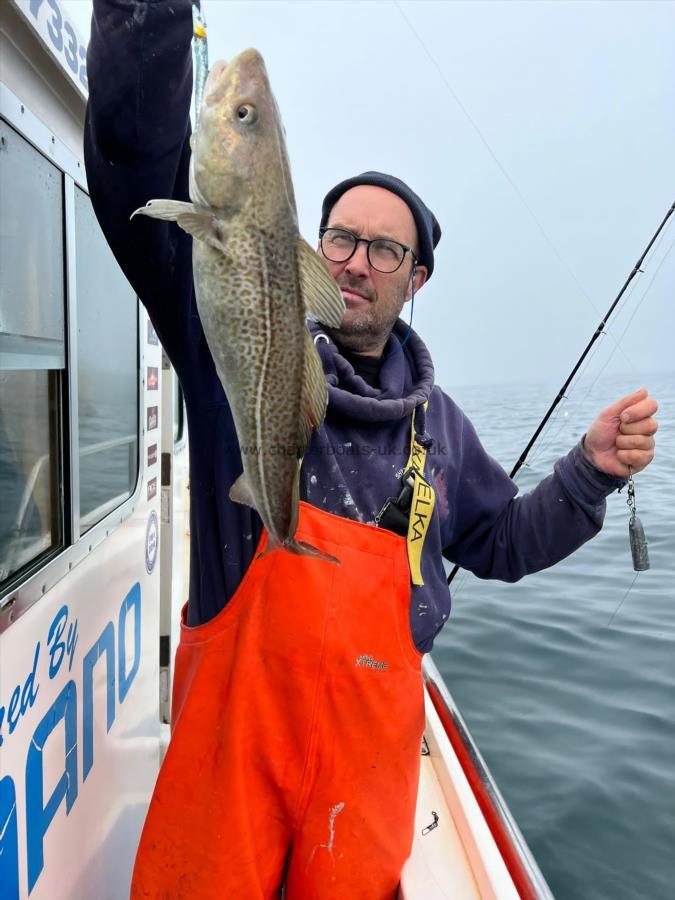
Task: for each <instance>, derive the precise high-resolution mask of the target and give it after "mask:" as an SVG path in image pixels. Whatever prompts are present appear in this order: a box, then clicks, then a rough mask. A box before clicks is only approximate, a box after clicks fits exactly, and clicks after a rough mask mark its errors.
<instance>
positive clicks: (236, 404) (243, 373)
mask: <svg viewBox="0 0 675 900" xmlns="http://www.w3.org/2000/svg"><path fill="white" fill-rule="evenodd" d="M237 249H238V250H239V252H237V253H236V255H234V254H233V255H232V256H229V255H227V256H225V255H224V254H222V253H219V252H218V251H216V250H213V249H212V248H210V247H207V246H205V245H203V244H202V243H201V242H197V241H195V243H194V259H193V263H194V281H195V293H196V297H197V307H198V310H199V316H200V319H201V322H202V326H203V328H204V334H205V336H206V340H207V342H208V345H209V348H210V350H211V353H212V356H213V359H214V363H215V366H216V371H217V373H218V376H219V378H220V380H221V382H222V385H223V388H224V390H225V394H226V396H227V399H228V402H229V404H230V408H231V410H232V416H233V418H234V424H235V428H236V431H237V437H238V440H239V446H240V451H241V457H242V464H243V467H244V473H245V474H246V478H247V481H248V483H249V487H250V490H251V494H252V496H253V499H254V501H255V504H256V508H257V510H258V512H259V513H260V516H261V518H262V520H263V524H264V525H265V527H266V528H267V530H268V532H269V533H270V535H272V537H273V538H275V539H276V540H279V541H280V542H282V543H283V542H285V541H287V540H288V539H289V538H291V537H292V536H293V535H294V533H295V528H296V525H297V511H298V510H297V506H298V505H297V479H298V458H299V454H300V452H301V448H300V427H299V424H300V415H301V394H302V379H303V372H304V353H305V346H306V345H305V331H306V326H305V321H304V307H303V305H302V300H301V297H300V289H299V284H298V279H297V275H296V274H295V266H294V265H293V264H292V263H293V261H292V260H291V261H290V262H287V263H285V264H284V261H283V260H279V259H278V258H277V259H275V260H271V261H270V259H269V258H268V257H267V256H263V255H262V254H261V252H260V246H259V244H258V243H257V242H256V241H255V240H253V239H250V240H248V241H241V240H240V246H239V247H238V248H237Z"/></svg>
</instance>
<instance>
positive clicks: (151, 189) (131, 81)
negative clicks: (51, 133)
mask: <svg viewBox="0 0 675 900" xmlns="http://www.w3.org/2000/svg"><path fill="white" fill-rule="evenodd" d="M191 39H192V7H191V3H190V0H159V2H156V0H155V2H153V0H94V6H93V16H92V28H91V39H90V42H89V49H88V53H87V72H88V78H89V102H88V105H87V113H86V122H85V135H84V153H85V164H86V170H87V180H88V186H89V190H90V194H91V199H92V203H93V205H94V210H95V212H96V215H97V217H98V220H99V223H100V225H101V228H102V230H103V233H104V234H105V236H106V238H107V240H108V243H109V244H110V247H111V248H112V251H113V253H114V254H115V257H116V258H117V261H118V263H119V264H120V266H121V268H122V270H123V271H124V274H125V275H126V277H127V278H128V280H129V281H130V283H131V285H132V287H133V288H134V290H135V291H136V293H137V294H138V296H139V298H140V299H141V301H142V303H143V304H144V306H145V307H146V309H147V310H148V313H149V314H150V317H151V319H152V320H153V324H154V325H155V328H156V329H157V332H158V334H159V336H160V338H161V341H162V344H163V346H164V348H165V349H166V351H167V353H168V354H169V356H170V358H171V360H172V362H173V363H174V366H175V367H176V369H177V371H178V372H179V375H182V374H183V373H184V372H185V371H187V370H189V360H188V359H187V356H188V355H189V353H190V350H191V349H192V348H193V347H194V346H195V345H198V344H199V341H200V337H201V335H200V332H201V325H200V323H199V320H198V319H197V321H196V322H193V321H191V319H192V317H193V316H192V314H193V308H192V307H193V303H194V300H193V296H192V295H193V289H192V240H191V238H190V237H189V236H188V235H187V234H185V233H184V232H182V231H181V230H180V229H179V228H178V227H177V226H176V225H175V224H174V223H166V222H158V221H156V220H151V219H148V218H146V217H144V216H138V217H136V218H134V219H133V220H131V221H130V218H129V217H130V216H131V213H132V212H133V211H134V210H135V209H138V207H140V206H143V205H145V203H147V201H148V200H151V199H153V198H162V199H164V198H173V199H177V200H187V199H189V197H188V166H189V157H190V153H189V137H190V125H189V112H190V102H191V95H192V60H191ZM181 380H182V379H181Z"/></svg>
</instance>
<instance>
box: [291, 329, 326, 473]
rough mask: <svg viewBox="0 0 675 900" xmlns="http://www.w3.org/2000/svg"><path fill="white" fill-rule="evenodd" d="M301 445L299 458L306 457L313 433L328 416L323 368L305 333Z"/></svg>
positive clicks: (307, 334)
mask: <svg viewBox="0 0 675 900" xmlns="http://www.w3.org/2000/svg"><path fill="white" fill-rule="evenodd" d="M300 403H301V405H300V444H299V447H298V456H300V457H301V456H304V455H305V453H306V452H307V448H308V447H309V442H310V441H311V439H312V431H318V430H319V428H321V423H322V422H323V420H324V416H325V415H326V406H327V405H328V389H327V388H326V376H325V375H324V372H323V366H322V365H321V360H320V359H319V354H318V353H317V352H316V347H315V346H314V341H313V340H312V336H311V334H310V333H309V332H305V365H304V371H303V378H302V395H301V400H300Z"/></svg>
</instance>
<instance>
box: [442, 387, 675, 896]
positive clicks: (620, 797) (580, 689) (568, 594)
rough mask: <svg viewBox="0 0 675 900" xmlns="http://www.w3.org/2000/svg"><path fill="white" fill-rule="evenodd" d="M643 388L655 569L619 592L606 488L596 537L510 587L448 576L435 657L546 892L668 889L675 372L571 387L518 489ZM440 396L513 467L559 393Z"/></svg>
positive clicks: (622, 582)
mask: <svg viewBox="0 0 675 900" xmlns="http://www.w3.org/2000/svg"><path fill="white" fill-rule="evenodd" d="M643 384H644V385H645V386H647V387H648V388H649V390H650V393H651V394H652V395H654V396H655V397H657V399H658V400H659V402H660V412H659V421H660V430H659V433H658V435H657V456H656V459H655V460H654V462H653V463H652V465H651V466H650V467H649V468H648V469H647V470H646V471H645V472H644V473H642V474H640V475H638V476H637V477H636V479H635V482H636V495H637V505H638V513H639V515H640V517H641V519H642V522H643V525H644V527H645V531H646V534H647V539H648V541H649V554H650V558H651V564H652V568H651V570H650V571H648V572H643V573H641V574H640V575H639V576H638V578H637V581H636V582H635V584H634V585H633V587H632V589H631V590H630V593H629V594H628V596H627V597H625V595H626V592H627V591H628V590H629V588H630V586H631V583H632V582H633V579H634V577H635V573H634V572H633V569H632V564H631V557H630V549H629V544H628V509H627V507H626V502H625V497H626V494H625V491H624V492H622V493H621V494H616V493H615V494H613V495H612V496H611V497H610V498H609V499H608V503H607V517H606V519H605V525H604V528H603V530H602V532H601V533H600V534H599V535H598V536H597V537H596V538H595V539H594V540H593V541H591V542H590V543H588V544H586V545H585V546H584V547H582V548H581V550H579V551H578V552H577V553H576V554H575V555H574V556H572V557H570V558H569V559H567V560H565V561H563V562H562V563H560V564H558V565H557V566H555V567H554V568H552V569H549V570H548V571H546V572H542V573H539V574H538V575H531V576H529V577H528V578H526V579H524V580H523V581H521V582H520V583H519V584H515V585H505V584H501V583H498V582H490V581H481V580H479V579H477V578H475V577H474V576H472V575H468V574H467V573H465V572H461V573H459V574H458V575H457V577H456V578H455V580H454V582H453V586H452V587H453V614H452V616H451V618H450V621H449V624H448V626H446V628H445V631H444V632H442V633H441V635H440V636H439V638H438V639H437V641H436V646H435V649H434V653H433V656H434V660H435V662H436V664H437V665H438V667H439V669H440V670H441V672H442V673H443V675H444V677H445V679H446V681H447V683H448V686H449V688H450V690H451V692H452V694H453V695H454V697H455V699H456V701H457V703H458V705H459V707H460V709H461V710H462V713H463V715H464V717H465V719H466V720H467V723H468V725H469V728H470V730H471V732H472V734H473V737H474V739H475V740H476V742H477V744H478V746H479V747H480V750H481V752H482V753H483V756H484V757H485V759H486V761H487V763H488V765H489V767H490V769H491V770H492V773H493V775H494V776H495V779H496V781H497V783H498V785H499V787H500V789H501V791H502V793H503V794H504V797H505V799H506V801H507V803H508V804H509V807H510V808H511V811H512V813H513V815H514V816H515V818H516V820H517V822H518V824H519V826H520V828H521V830H522V831H523V833H524V835H525V838H526V840H527V841H528V843H529V845H530V847H531V849H532V851H533V853H534V855H535V857H536V858H537V861H538V862H539V865H540V867H541V869H542V871H543V873H544V875H545V877H546V879H547V880H548V883H549V885H550V887H551V889H552V891H553V893H554V895H555V896H556V898H558V900H577V898H579V900H581V898H583V900H673V898H674V897H675V374H672V375H663V374H661V375H658V376H654V377H651V378H650V377H646V376H645V375H644V374H642V375H641V376H640V380H636V378H635V377H626V378H617V377H613V378H608V379H604V380H600V381H598V382H597V383H596V384H595V385H594V386H592V387H591V383H590V381H589V382H588V383H586V384H584V383H582V384H580V386H579V387H578V388H577V389H575V390H572V391H571V393H570V398H569V400H568V401H563V404H562V406H561V407H559V410H560V412H559V413H558V415H557V417H556V418H555V420H554V422H553V424H552V425H551V426H550V427H549V428H548V430H547V432H545V434H544V436H543V437H542V438H541V439H540V443H539V445H535V448H534V450H533V451H532V454H533V455H532V458H531V462H530V467H529V468H527V469H526V470H525V471H521V473H520V475H519V476H518V477H517V481H518V484H519V486H520V489H521V492H524V491H527V490H530V489H531V488H532V487H533V486H534V485H536V484H537V483H538V482H539V480H541V478H543V477H545V476H546V475H547V474H549V473H550V471H551V469H552V465H553V463H554V461H555V460H556V459H557V458H558V457H559V456H561V455H562V454H564V453H565V452H567V450H568V449H570V448H571V447H572V445H573V444H574V443H575V442H576V441H577V440H578V439H579V438H580V437H581V435H582V434H583V433H584V431H585V430H586V428H587V427H588V425H589V424H590V422H591V421H592V420H593V419H594V418H595V416H596V414H597V413H598V412H599V411H600V410H601V409H602V408H604V407H605V406H608V405H609V404H610V403H611V402H613V401H614V400H615V399H618V398H619V397H621V396H622V395H624V394H628V393H632V391H633V390H634V389H636V388H638V387H641V386H643ZM449 393H451V395H452V396H453V397H454V399H455V400H456V401H457V402H458V403H459V404H460V405H461V406H462V408H463V409H464V410H465V412H466V413H467V414H468V415H469V416H470V418H471V419H472V421H473V422H474V424H475V426H476V428H477V430H478V432H479V434H480V436H481V439H482V441H483V444H484V445H485V447H486V449H487V450H488V452H489V453H490V454H491V455H492V456H494V457H495V458H497V459H498V460H499V461H500V462H501V463H502V465H503V466H504V467H505V468H507V469H509V468H510V467H511V465H512V464H513V463H514V462H515V460H516V459H517V457H518V455H519V454H520V452H521V450H522V449H523V448H524V446H525V444H526V443H527V440H528V439H529V437H530V435H531V434H532V432H533V431H534V428H535V427H536V425H537V423H538V422H539V420H540V419H541V417H542V415H543V413H544V412H545V410H546V409H547V408H548V404H549V402H550V400H551V399H552V397H553V396H554V395H555V386H551V385H549V386H542V385H532V386H529V387H528V386H523V385H517V386H512V385H499V386H491V387H490V386H489V387H485V386H481V387H476V388H468V387H457V388H455V389H452V388H449ZM624 597H625V600H624V603H623V606H622V607H621V609H620V610H619V612H618V613H617V615H616V617H615V618H614V620H613V622H612V624H611V626H609V627H608V622H609V620H610V618H611V617H612V614H613V613H614V612H615V610H616V609H617V607H618V606H619V604H620V603H621V601H622V599H623V598H624Z"/></svg>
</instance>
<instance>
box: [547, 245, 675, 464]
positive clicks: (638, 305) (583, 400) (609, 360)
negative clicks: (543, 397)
mask: <svg viewBox="0 0 675 900" xmlns="http://www.w3.org/2000/svg"><path fill="white" fill-rule="evenodd" d="M659 240H660V239H659ZM674 246H675V239H674V240H673V241H672V242H671V244H670V247H668V249H667V250H666V252H665V254H664V255H663V257H662V259H661V260H660V262H659V264H658V266H657V267H656V271H655V272H654V274H653V276H652V278H651V281H650V282H649V284H648V285H647V287H646V288H645V290H644V293H643V294H642V297H641V298H640V300H639V301H638V304H637V306H636V307H635V309H634V310H633V312H632V314H631V316H630V318H629V320H628V322H627V323H626V326H625V328H624V330H623V331H622V332H621V335H620V337H619V338H618V340H619V343H620V342H621V341H622V340H623V339H624V337H625V336H626V333H627V332H628V329H629V328H630V325H631V323H632V321H633V319H634V318H635V316H636V315H637V313H638V311H639V309H640V307H641V306H642V304H643V303H644V301H645V298H646V296H647V294H648V293H649V291H650V290H651V289H652V286H653V284H654V281H655V280H656V278H657V276H658V274H659V272H660V271H661V269H662V267H663V265H664V263H665V262H666V260H667V259H668V257H669V255H670V252H671V251H672V249H673V247H674ZM642 274H644V273H642ZM635 284H637V282H635ZM631 294H632V291H631ZM625 308H626V306H625V304H624V305H623V307H622V311H623V309H625ZM605 333H607V332H605ZM599 347H600V344H598V345H597V346H596V348H595V350H594V351H593V353H592V354H591V356H590V357H589V360H588V362H590V360H591V359H592V358H593V356H595V353H596V352H597V350H598V349H599ZM615 353H616V347H614V348H613V349H612V350H611V351H610V354H609V356H608V357H607V359H606V360H605V362H604V363H603V365H602V367H601V368H600V370H599V372H598V374H597V375H596V376H595V378H594V379H593V381H592V382H591V384H590V387H589V388H588V390H587V391H586V393H585V394H584V396H583V397H582V398H581V399H580V400H578V401H577V406H583V404H584V403H585V402H586V400H587V399H588V397H589V396H590V394H591V392H592V391H593V389H594V388H595V386H596V384H597V383H598V381H599V380H600V378H601V377H602V375H603V373H604V371H605V369H606V368H607V366H608V365H609V364H610V362H611V361H612V358H613V356H614V354H615ZM585 368H587V366H586V367H585ZM584 370H585V369H584ZM580 381H581V373H580V375H579V377H578V378H577V383H576V385H574V386H573V388H572V389H575V388H576V386H577V385H578V384H579V382H580ZM566 399H567V398H566ZM565 424H566V423H565V422H563V424H562V425H561V427H560V428H559V429H558V431H557V432H556V433H555V435H554V436H553V438H554V439H555V438H557V437H558V435H559V434H560V432H561V431H562V429H563V428H564V426H565ZM550 444H551V438H550V436H549V435H547V438H546V440H545V441H544V442H543V445H544V446H543V447H542V446H541V445H540V447H538V448H537V451H536V452H535V454H534V457H533V459H532V462H534V461H535V460H536V459H537V458H539V457H540V456H541V455H542V452H543V449H545V448H547V447H548V446H550Z"/></svg>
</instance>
